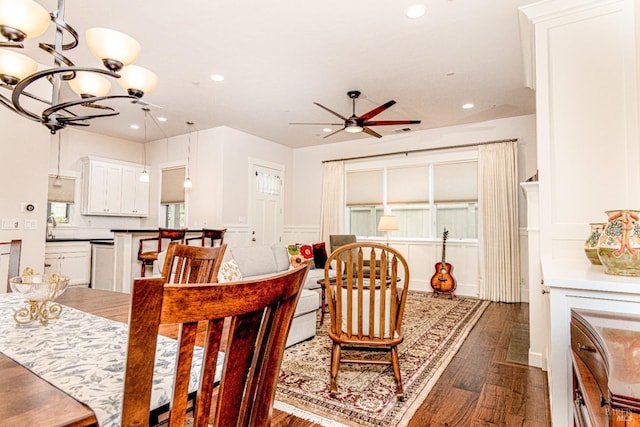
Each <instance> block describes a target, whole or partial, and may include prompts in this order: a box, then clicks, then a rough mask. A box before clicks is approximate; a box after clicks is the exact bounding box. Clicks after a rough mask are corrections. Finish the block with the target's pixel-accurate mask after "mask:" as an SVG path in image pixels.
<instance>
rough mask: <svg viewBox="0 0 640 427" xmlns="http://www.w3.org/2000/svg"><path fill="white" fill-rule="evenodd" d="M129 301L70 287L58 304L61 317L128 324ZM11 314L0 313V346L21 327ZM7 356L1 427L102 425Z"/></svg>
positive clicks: (170, 332)
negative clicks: (87, 317)
mask: <svg viewBox="0 0 640 427" xmlns="http://www.w3.org/2000/svg"><path fill="white" fill-rule="evenodd" d="M9 296H10V295H9V294H4V295H0V297H5V299H7V298H6V297H9ZM14 299H15V297H14ZM130 300H131V295H130V294H127V293H121V292H112V291H106V290H99V289H91V288H80V287H73V288H68V289H67V290H66V292H65V293H64V294H62V295H61V296H59V297H58V298H57V300H56V302H57V303H59V304H61V305H62V307H63V310H62V313H61V318H62V317H63V316H65V314H67V315H69V316H70V315H71V314H70V313H71V312H72V311H73V310H72V309H75V310H79V311H80V312H82V313H88V314H89V315H94V316H98V317H99V318H101V319H109V320H111V321H115V322H118V324H119V323H123V324H125V323H127V322H128V318H129V306H130ZM66 307H69V308H71V309H67V308H66ZM9 311H10V310H7V309H6V307H5V308H4V309H2V311H1V312H0V315H2V316H3V317H4V319H3V320H2V321H1V322H0V344H2V341H3V339H4V338H3V337H2V336H4V337H6V336H7V335H10V333H11V332H12V331H13V330H12V329H11V328H21V327H22V326H18V325H16V324H15V322H14V323H13V324H11V322H8V321H7V320H6V317H7V316H8V315H10V314H11V313H9ZM74 312H75V311H74ZM58 320H60V319H54V320H51V321H50V322H49V324H52V323H53V322H56V321H58ZM111 323H114V322H111ZM116 326H118V325H116ZM39 327H42V328H47V326H38V325H35V326H33V331H34V334H33V335H32V337H34V338H33V339H35V340H37V339H38V338H37V337H38V332H43V331H45V329H40V330H39V329H38V328H39ZM3 329H4V330H3ZM177 334H178V327H177V325H162V326H161V329H160V335H162V336H164V337H168V338H174V339H175V338H176V337H177ZM201 335H202V334H201ZM125 348H126V345H125ZM6 353H9V354H11V352H10V351H7V350H6V348H5V349H3V350H2V351H0V426H17V425H23V426H40V427H47V426H74V427H76V426H77V427H79V426H92V425H97V424H98V423H99V421H98V418H97V417H96V414H95V412H94V410H92V409H91V408H90V407H89V406H88V405H86V404H84V403H82V402H81V401H79V400H78V399H76V398H74V397H72V396H71V395H70V394H68V393H66V392H65V391H63V390H61V389H60V388H59V387H56V386H55V385H54V384H52V383H51V382H50V381H48V380H47V379H44V378H42V377H41V376H40V375H38V374H36V373H35V372H34V371H33V369H29V368H28V367H26V366H24V365H29V364H28V363H24V361H23V362H22V364H21V363H19V362H17V361H16V360H14V358H12V357H10V356H8V355H7V354H6ZM154 379H155V377H154ZM116 425H117V421H116Z"/></svg>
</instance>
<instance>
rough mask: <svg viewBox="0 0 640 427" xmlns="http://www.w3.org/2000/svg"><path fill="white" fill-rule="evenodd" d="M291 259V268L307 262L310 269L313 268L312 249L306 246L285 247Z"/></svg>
mask: <svg viewBox="0 0 640 427" xmlns="http://www.w3.org/2000/svg"><path fill="white" fill-rule="evenodd" d="M287 250H288V251H289V256H290V259H291V267H297V266H299V265H300V264H302V263H304V262H308V263H309V264H310V265H311V268H315V264H314V263H313V247H311V245H307V244H295V245H289V246H287Z"/></svg>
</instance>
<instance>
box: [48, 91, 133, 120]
mask: <svg viewBox="0 0 640 427" xmlns="http://www.w3.org/2000/svg"><path fill="white" fill-rule="evenodd" d="M117 98H127V99H132V98H135V96H133V95H105V96H93V97H91V98H82V99H76V100H73V101H69V102H65V103H63V104H57V105H54V106H52V107H51V108H47V109H46V110H44V111H43V112H42V118H43V119H45V121H47V122H48V121H49V117H50V116H51V115H53V114H54V113H56V112H58V111H60V110H65V111H66V109H67V108H70V107H74V106H76V105H84V104H86V105H85V106H90V105H91V104H95V103H96V102H99V101H104V100H105V99H117ZM99 108H102V109H105V110H111V111H113V112H112V113H104V114H92V115H86V116H76V115H75V114H74V115H73V117H66V116H61V117H56V120H57V121H58V122H63V123H70V122H74V121H82V120H90V119H94V118H98V117H110V116H116V115H118V114H120V113H119V112H118V111H116V110H114V109H113V108H111V107H108V106H104V105H101V106H99Z"/></svg>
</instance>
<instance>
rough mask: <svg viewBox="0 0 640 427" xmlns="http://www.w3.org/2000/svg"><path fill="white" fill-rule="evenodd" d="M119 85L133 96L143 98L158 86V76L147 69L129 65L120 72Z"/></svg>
mask: <svg viewBox="0 0 640 427" xmlns="http://www.w3.org/2000/svg"><path fill="white" fill-rule="evenodd" d="M118 84H119V85H120V87H122V88H123V89H124V90H126V91H127V92H129V94H131V95H135V96H138V97H141V96H142V94H145V93H149V92H151V91H152V90H153V89H155V87H156V85H157V84H158V76H157V75H156V74H155V73H154V72H153V71H149V70H147V69H146V68H143V67H139V66H137V65H129V66H128V67H124V68H123V69H122V71H120V79H118Z"/></svg>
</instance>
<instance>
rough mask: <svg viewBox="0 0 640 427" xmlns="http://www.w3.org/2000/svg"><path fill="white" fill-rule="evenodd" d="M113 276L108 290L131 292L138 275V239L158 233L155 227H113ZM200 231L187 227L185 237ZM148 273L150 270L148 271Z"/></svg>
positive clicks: (198, 233) (196, 234) (197, 233)
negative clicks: (111, 285) (112, 281)
mask: <svg viewBox="0 0 640 427" xmlns="http://www.w3.org/2000/svg"><path fill="white" fill-rule="evenodd" d="M111 232H112V233H113V246H114V247H113V277H114V283H113V287H112V288H111V289H110V290H113V291H116V292H126V293H130V292H131V285H132V284H133V279H135V278H136V277H140V261H138V246H139V244H140V239H142V238H145V237H154V236H157V235H158V229H157V228H140V229H113V230H111ZM201 233H202V230H200V229H193V230H192V229H189V230H188V231H187V237H197V236H199V235H200V234H201ZM149 274H150V272H149Z"/></svg>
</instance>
